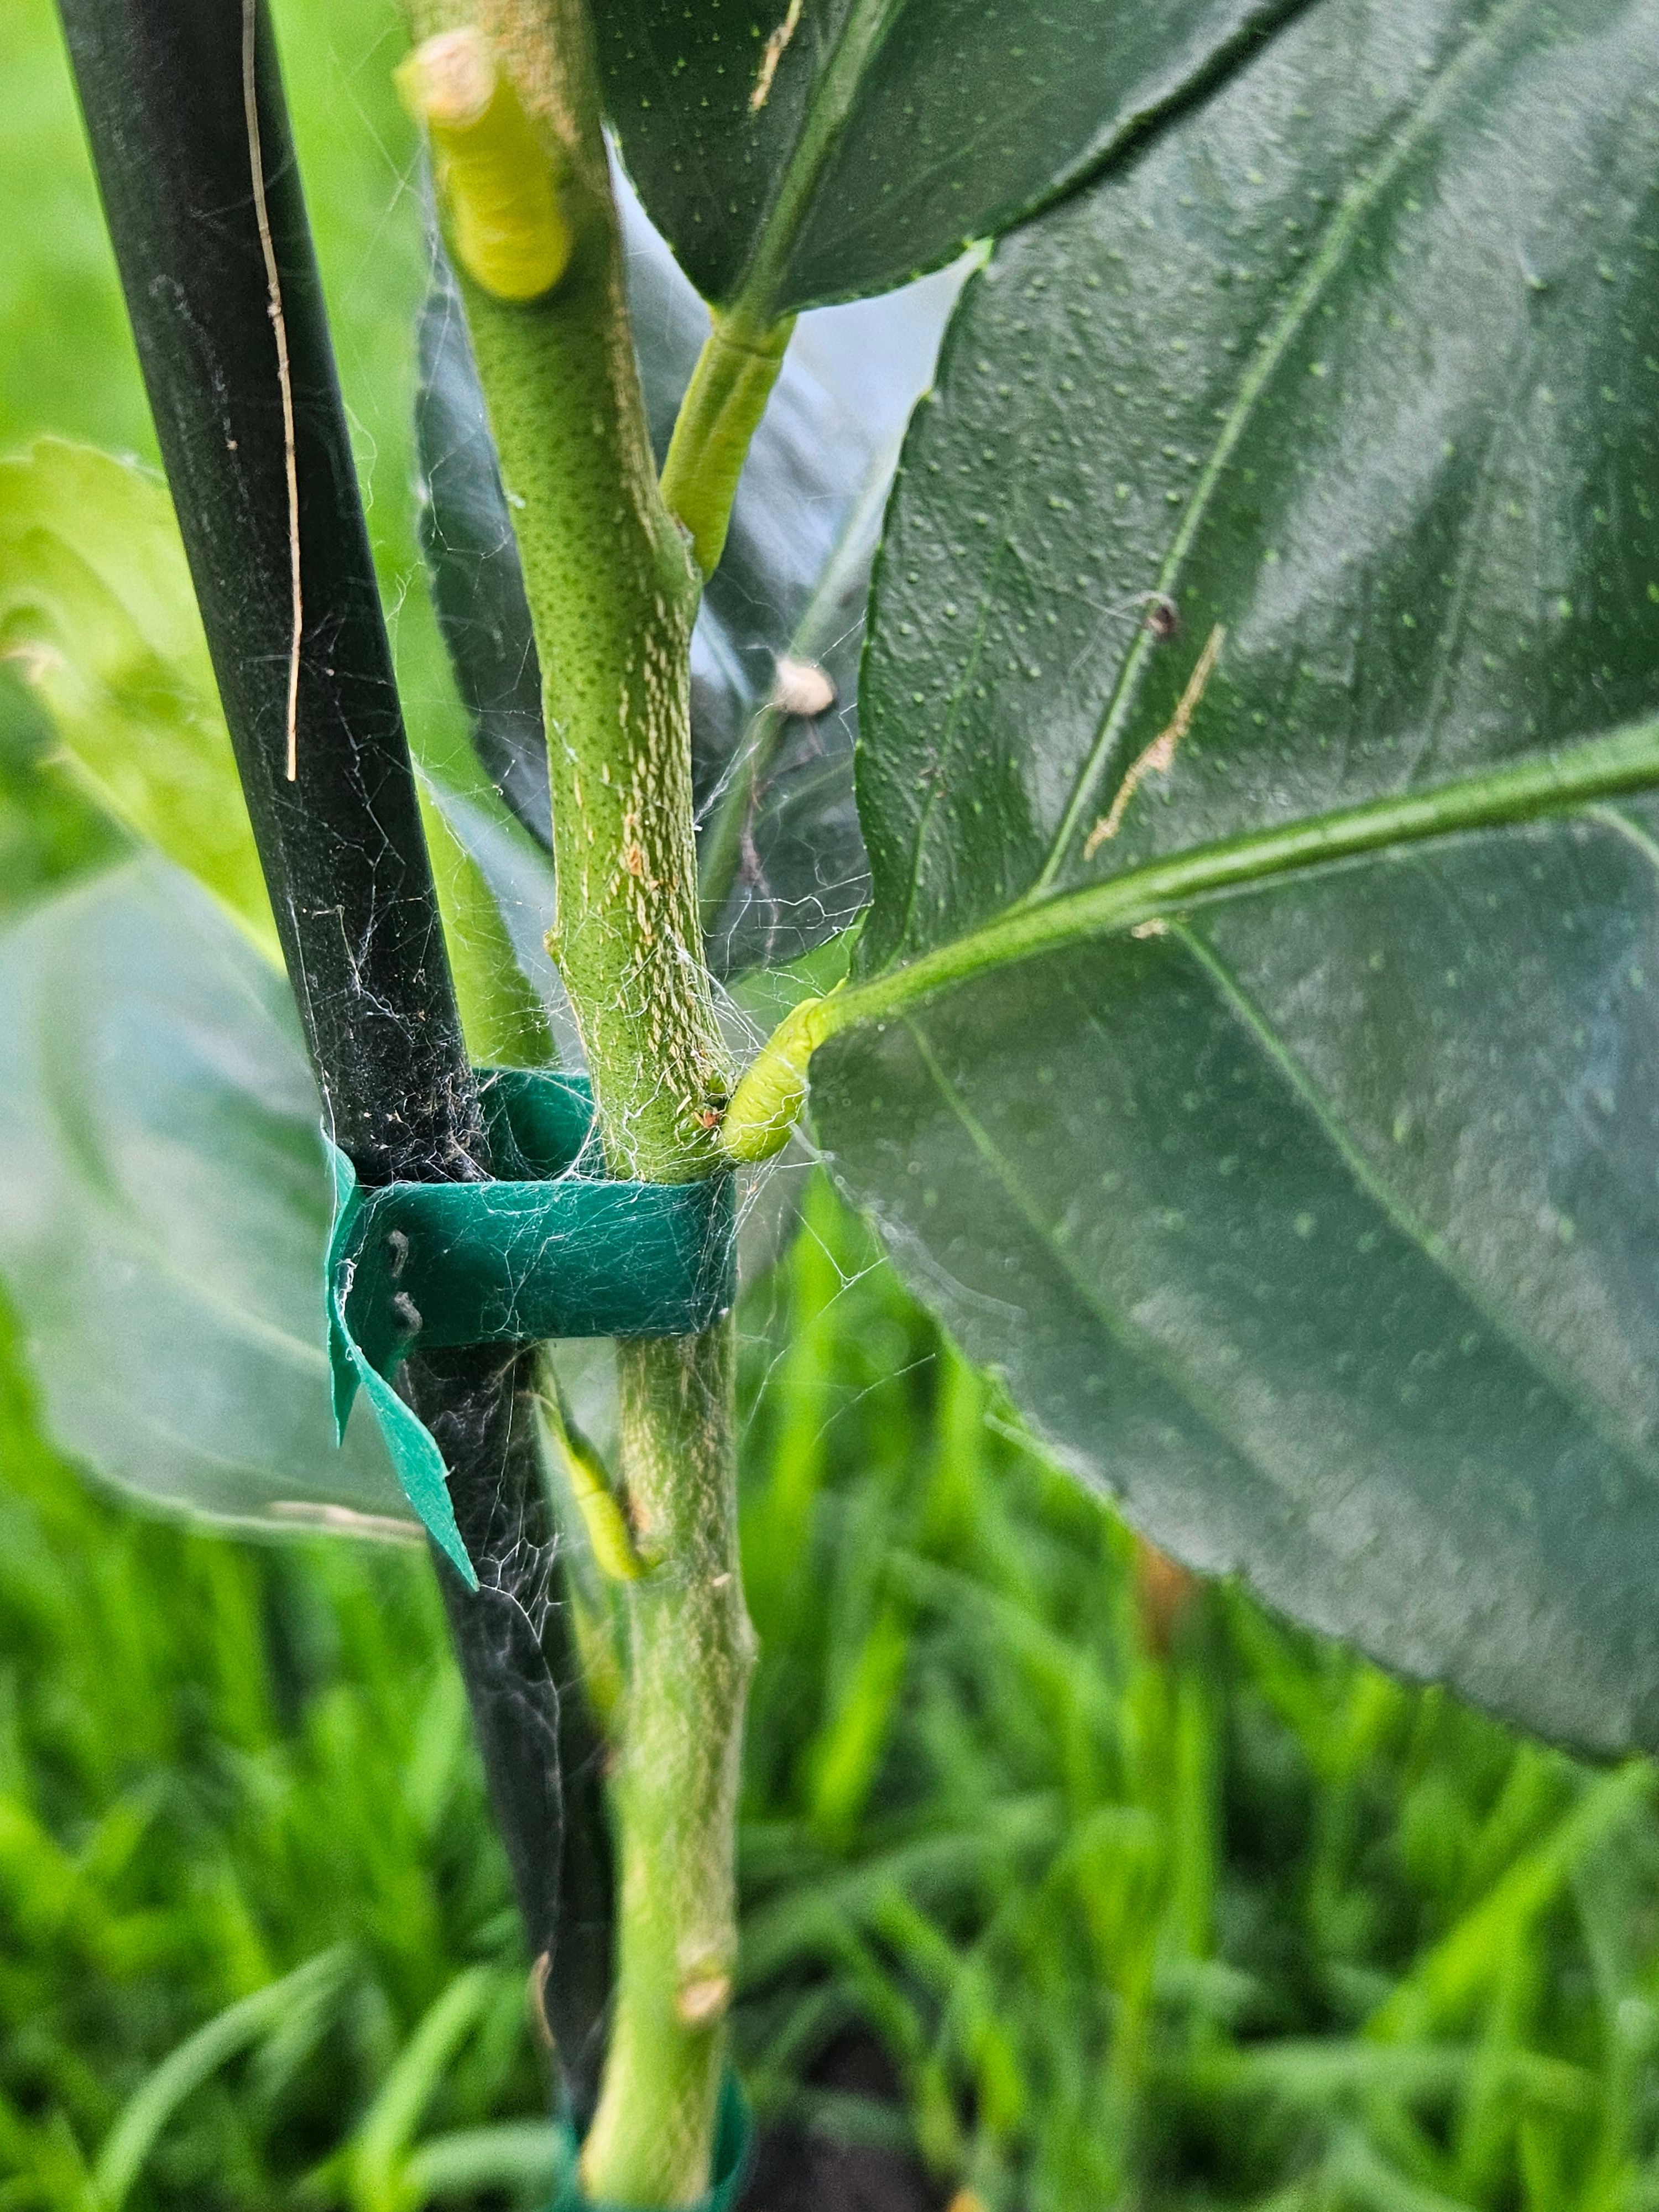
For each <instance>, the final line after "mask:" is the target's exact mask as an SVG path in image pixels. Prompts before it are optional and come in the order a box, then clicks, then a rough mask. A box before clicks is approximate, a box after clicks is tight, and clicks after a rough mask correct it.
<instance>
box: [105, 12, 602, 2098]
mask: <svg viewBox="0 0 1659 2212" xmlns="http://www.w3.org/2000/svg"><path fill="white" fill-rule="evenodd" d="M62 12H63V15H64V27H65V31H66V33H67V36H68V41H69V46H70V56H71V58H72V61H73V64H74V69H75V75H76V85H77V89H78V91H79V94H80V98H81V104H82V111H83V113H84V116H85V118H86V125H87V131H88V137H89V138H90V141H91V144H92V151H93V157H94V164H95V167H96V168H97V172H98V179H99V184H100V189H101V191H102V194H103V199H104V205H105V210H106V216H107V218H108V222H109V228H110V234H111V237H112V240H113V242H114V246H115V252H116V258H117V261H118V264H119V268H120V273H121V280H122V283H123V286H124V289H125V294H126V300H127V306H128V311H129V313H130V314H131V320H132V326H133V332H134V336H135V337H136V339H137V349H138V356H139V360H140V362H141V364H142V366H143V373H144V379H145V384H146V387H147V389H148V392H149V400H150V406H151V409H152V411H153V413H154V416H155V426H156V432H157V435H158V437H159V439H160V441H161V451H162V454H163V457H164V459H165V461H166V464H167V477H168V481H169V483H170V485H171V487H172V491H173V503H174V506H175V507H176V509H177V512H178V516H179V527H180V529H181V532H182V533H183V536H184V540H185V550H186V553H187V554H188V556H189V560H190V567H191V577H192V580H193V581H194V584H195V587H196V592H197V599H198V600H199V602H200V605H201V610H202V617H203V622H204V627H205V629H206V633H207V639H208V644H209V647H210V650H211V653H212V656H213V664H214V670H215V673H216V677H217V679H218V684H219V690H220V694H221V696H222V700H223V702H224V708H225V715H226V720H227V721H228V725H229V728H230V733H231V738H232V741H233V743H234V747H235V751H236V759H237V766H238V769H239V770H240V776H241V781H242V787H243V790H244V793H245V794H246V799H247V805H248V811H249V813H250V816H251V817H252V823H253V829H254V835H255V837H256V839H257V841H258V848H259V856H260V860H261V863H262V866H263V867H264V874H265V880H266V884H267V887H268V889H269V891H270V903H271V908H272V910H273V912H274V914H275V916H276V927H277V930H278V933H279V934H280V936H281V939H282V945H283V955H284V957H285V960H286V962H287V965H288V970H289V976H290V978H291V980H292V981H293V985H294V989H295V997H296V999H297V1000H298V1003H299V1008H300V1013H301V1020H302V1023H303V1024H304V1028H305V1033H306V1038H307V1044H308V1046H309V1048H310V1052H311V1057H312V1063H313V1068H314V1069H315V1072H316V1074H317V1079H318V1082H319V1087H320V1089H321V1091H322V1094H323V1098H324V1101H325V1109H326V1112H327V1115H328V1118H329V1121H330V1123H331V1127H332V1130H333V1133H334V1136H335V1139H336V1141H337V1143H338V1144H339V1145H340V1146H341V1147H342V1149H343V1150H344V1151H345V1152H347V1153H348V1154H349V1156H350V1158H351V1159H352V1162H353V1164H354V1165H355V1166H356V1170H357V1173H358V1176H359V1177H360V1179H361V1180H362V1182H365V1183H381V1182H390V1181H392V1180H395V1179H400V1178H406V1179H409V1180H411V1181H423V1182H453V1181H460V1180H471V1179H474V1178H478V1177H482V1176H487V1175H488V1174H489V1170H490V1162H489V1154H488V1148H487V1143H486V1138H485V1132H484V1126H483V1117H482V1115H481V1112H480V1109H479V1103H478V1097H477V1088H476V1085H475V1083H474V1080H473V1077H472V1073H471V1069H470V1067H469V1066H468V1064H467V1058H466V1053H465V1046H464V1042H463V1039H462V1036H461V1030H460V1023H459V1015H458V1013H457V1011H456V1006H455V999H454V993H453V987H452V983H451V979H450V972H449V966H448V961H447V955H446V952H445V949H444V944H443V938H442V933H441V925H440V922H439V918H438V907H437V902H436V897H435V892H434V889H433V883H432V876H431V871H430V866H429V863H428V857H427V852H426V847H425V843H424V841H423V839H422V832H421V825H420V815H419V811H418V806H417V803H416V790H415V782H414V775H413V770H412V768H411V765H410V757H409V750H408V745H407V743H406V740H405V738H404V726H403V720H402V714H401V712H400V709H399V706H398V695H397V690H396V686H395V684H394V681H393V677H392V662H391V654H390V650H389V647H388V645H387V641H386V629H385V623H384V619H383V617H382V614H381V611H380V599H379V595H378V592H377V590H376V586H375V580H374V568H373V563H372V561H371V557H370V552H369V546H368V533H367V531H366V529H365V526H364V522H363V516H362V504H361V501H360V500H359V497H358V492H357V485H356V474H355V471H354V468H353V464H352V458H351V448H350V443H349V438H348V435H347V432H346V427H345V420H344V414H343V408H342V404H341V401H340V395H339V391H338V386H337V381H336V377H335V372H334V364H333V356H332V351H331V346H330V343H329V337H328V329H327V323H326V319H325V312H324V306H323V300H322V294H321V289H320V286H319V280H318V275H317V270H316V264H315V261H314V258H313V252H312V247H311V240H310V233H309V229H308V227H307V219H306V212H305V206H304V202H303V198H302V196H301V187H300V180H299V174H298V170H297V168H296V166H295V158H294V151H293V146H292V143H291V139H290V137H289V127H288V118H287V114H286V110H285V107H284V104H283V95H282V88H281V83H280V80H279V77H278V72H277V65H276V50H275V46H274V43H273V40H272V38H271V33H270V25H269V22H268V21H267V19H266V16H265V13H264V7H263V5H262V4H261V0H63V9H62ZM532 1356H533V1355H532V1353H531V1352H529V1351H527V1350H517V1351H509V1352H507V1353H506V1354H503V1352H502V1351H501V1349H500V1348H499V1347H497V1348H495V1349H493V1350H490V1349H484V1350H479V1351H473V1352H452V1353H447V1354H445V1355H443V1356H442V1357H441V1358H425V1359H422V1358H412V1359H411V1360H410V1363H409V1386H410V1394H411V1395H412V1397H413V1399H414V1401H415V1402H416V1406H417V1408H418V1410H419V1411H420V1413H421V1414H422V1418H423V1419H425V1420H426V1421H427V1423H428V1426H430V1427H431V1428H432V1429H433V1431H435V1434H436V1435H437V1436H438V1437H439V1438H440V1441H441V1445H442V1447H443V1449H444V1451H445V1457H446V1462H447V1467H448V1468H449V1471H450V1477H451V1487H452V1492H453V1497H454V1502H455V1504H456V1509H457V1514H458V1518H459V1522H460V1525H461V1528H462V1533H463V1535H464V1537H465V1540H466V1541H467V1542H468V1544H469V1547H471V1550H472V1557H473V1559H474V1561H475V1564H476V1565H477V1566H478V1567H479V1569H480V1570H481V1578H482V1580H483V1585H484V1586H483V1588H481V1589H479V1590H478V1591H477V1593H476V1594H475V1593H471V1592H469V1591H467V1590H466V1589H464V1588H463V1587H462V1585H461V1583H460V1582H459V1577H456V1576H455V1575H454V1573H453V1570H451V1569H449V1568H448V1567H447V1565H446V1564H445V1563H443V1562H442V1561H440V1562H439V1572H440V1576H441V1580H442V1583H443V1588H444V1595H445V1601H446V1604H447V1607H448V1610H449V1614H450V1619H451V1622H452V1625H453V1629H454V1633H455V1642H456V1647H457V1650H458V1652H459V1656H460V1658H461V1662H462V1665H463V1668H464V1670H465V1676H466V1680H467V1687H468V1692H469V1695H470V1697H471V1704H472V1709H473V1712H474V1716H475V1719H476V1721H477V1726H478V1730H479V1735H480V1738H481V1741H482V1742H483V1747H484V1752H485V1758H486V1762H487V1765H488V1768H489V1777H490V1781H491V1786H492V1793H493V1796H494V1799H495V1807H496V1810H497V1813H498V1815H499V1817H500V1819H501V1823H502V1826H503V1828H504V1830H505V1832H506V1834H507V1848H508V1854H509V1857H510V1858H511V1860H512V1863H513V1871H514V1875H515V1877H516V1881H517V1887H518V1891H519V1896H520V1903H521V1905H522V1906H523V1910H524V1913H525V1917H526V1924H527V1929H528V1934H529V1937H530V1942H531V1943H532V1948H533V1949H534V1950H535V1951H537V1952H544V1951H546V1950H548V1949H550V1947H551V1945H552V1942H553V1937H554V1933H555V1928H556V1921H557V1917H558V1897H559V1883H560V1863H561V1855H560V1842H561V1830H562V1804H561V1798H560V1772H559V1761H558V1757H557V1747H558V1743H559V1735H560V1729H561V1710H560V1701H559V1697H558V1691H557V1687H556V1681H555V1674H554V1671H553V1668H558V1669H559V1670H560V1672H561V1673H562V1675H563V1676H564V1678H565V1679H569V1677H570V1676H571V1675H572V1674H574V1668H572V1667H571V1666H570V1665H569V1662H568V1658H567V1657H566V1656H565V1655H564V1654H563V1652H562V1650H561V1651H559V1652H557V1653H556V1656H555V1658H554V1661H553V1666H552V1667H551V1668H550V1663H549V1660H548V1658H547V1656H545V1655H544V1651H543V1650H542V1642H541V1639H542V1636H543V1634H544V1633H545V1632H548V1631H546V1630H544V1626H543V1617H544V1616H545V1618H546V1620H547V1621H548V1623H550V1632H551V1633H552V1634H553V1635H554V1636H557V1635H558V1634H559V1633H560V1631H561V1627H562V1618H563V1616H562V1611H561V1609H559V1608H557V1607H553V1608H549V1607H548V1606H547V1604H546V1598H547V1591H546V1589H545V1577H546V1573H547V1568H548V1562H549V1559H550V1536H551V1531H550V1527H549V1524H548V1519H547V1507H546V1503H545V1498H544V1494H543V1490H542V1482H541V1473H540V1468H539V1465H538V1460H537V1456H536V1451H535V1443H534V1432H533V1407H532V1395H531V1393H532V1375H531V1372H530V1362H531V1359H532ZM538 1577H540V1585H539V1586H538ZM567 1702H568V1705H571V1706H572V1707H573V1708H575V1707H576V1706H577V1702H578V1701H576V1700H574V1699H573V1700H568V1701H567ZM563 1725H564V1729H565V1733H566V1734H567V1735H569V1734H570V1732H571V1730H572V1729H573V1727H574V1726H575V1725H576V1717H575V1712H574V1711H571V1712H568V1713H567V1714H566V1715H565V1717H564V1723H563ZM587 1765H589V1766H590V1767H591V1765H592V1761H591V1760H589V1761H588V1762H587ZM588 1917H591V1915H589V1916H588ZM602 1940H603V1931H601V1941H602ZM602 1955H603V1953H602V1952H601V1956H602ZM581 1982H582V1976H581V1975H580V1974H578V1976H577V1977H576V1984H575V1985H580V1984H581ZM573 1986H574V1985H573ZM570 2055H571V2057H573V2058H574V2057H576V2056H577V2055H578V2054H577V2053H575V2052H572V2053H571V2054H570Z"/></svg>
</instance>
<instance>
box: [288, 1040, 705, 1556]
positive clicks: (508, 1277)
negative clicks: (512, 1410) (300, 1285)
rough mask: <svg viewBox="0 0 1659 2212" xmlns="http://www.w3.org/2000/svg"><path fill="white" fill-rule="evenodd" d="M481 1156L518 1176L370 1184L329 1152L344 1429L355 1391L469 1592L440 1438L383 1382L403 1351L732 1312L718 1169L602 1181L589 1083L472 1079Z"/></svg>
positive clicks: (615, 1330)
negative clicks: (677, 1178) (486, 1136)
mask: <svg viewBox="0 0 1659 2212" xmlns="http://www.w3.org/2000/svg"><path fill="white" fill-rule="evenodd" d="M479 1091H480V1096H481V1098H482V1101H483V1109H484V1115H485V1120H486V1121H487V1122H488V1124H489V1129H490V1135H491V1141H492V1144H493V1146H494V1149H495V1156H496V1158H500V1159H508V1160H510V1159H514V1158H516V1159H517V1160H518V1161H520V1163H522V1165H523V1167H524V1170H525V1172H524V1174H523V1176H520V1177H516V1178H513V1179H510V1180H509V1179H506V1178H502V1179H498V1180H495V1181H492V1182H393V1183H386V1184H381V1185H380V1186H378V1187H376V1188H373V1189H366V1188H364V1187H363V1186H362V1184H361V1183H360V1182H358V1181H357V1177H356V1173H355V1171H354V1170H353V1168H352V1165H351V1163H350V1161H349V1159H348V1158H346V1156H345V1154H344V1153H343V1152H341V1151H340V1150H339V1148H338V1147H337V1146H335V1145H333V1144H329V1146H328V1154H329V1167H330V1170H331V1174H332V1176H333V1185H334V1220H333V1226H332V1229H331V1232H330V1236H329V1242H328V1261H327V1267H328V1320H329V1364H330V1368H331V1375H332V1380H333V1396H334V1421H335V1429H336V1432H337V1435H340V1436H343V1435H344V1434H345V1424H346V1417H347V1415H348V1414H349V1413H350V1411H351V1406H352V1401H353V1400H354V1399H355V1398H356V1394H357V1391H358V1389H359V1388H361V1389H362V1390H363V1391H364V1392H365V1393H366V1395H367V1396H368V1401H369V1403H370V1405H371V1407H373V1408H374V1417H375V1419H376V1420H377V1421H378V1422H379V1424H380V1433H381V1435H382V1436H383V1437H385V1439H386V1449H387V1450H388V1452H389V1453H390V1454H391V1456H392V1466H393V1467H394V1468H396V1470H397V1474H398V1480H399V1482H401V1483H402V1485H403V1487H404V1495H405V1496H406V1497H407V1498H408V1499H409V1502H410V1504H411V1505H412V1506H413V1507H414V1509H415V1510H416V1513H418V1514H419V1516H420V1517H421V1519H422V1522H424V1523H425V1525H426V1527H427V1528H428V1531H429V1532H430V1534H431V1535H432V1537H433V1540H434V1541H435V1542H436V1543H437V1544H438V1546H439V1547H441V1550H442V1551H443V1552H444V1553H446V1555H447V1557H448V1558H449V1559H450V1560H451V1561H452V1562H453V1565H454V1566H455V1567H456V1569H457V1571H459V1573H460V1574H461V1575H462V1576H463V1577H465V1581H466V1583H467V1584H468V1586H469V1587H470V1588H471V1589H477V1586H478V1585H477V1576H476V1574H475V1573H474V1572H473V1569H472V1563H471V1560H470V1559H468V1558H467V1555H466V1547H465V1545H464V1544H463V1542H462V1541H461V1534H460V1531H459V1528H457V1526H456V1524H455V1514H454V1510H453V1507H452V1505H451V1504H450V1499H449V1487H448V1482H447V1477H446V1475H445V1472H444V1463H443V1458H442V1455H441V1453H440V1452H439V1449H438V1447H437V1445H436V1444H435V1443H434V1442H433V1440H432V1437H431V1436H430V1435H429V1434H428V1431H427V1430H426V1429H425V1428H424V1427H423V1426H422V1424H421V1422H420V1420H419V1419H417V1418H416V1415H415V1413H413V1412H412V1411H411V1409H410V1407H408V1406H406V1405H405V1404H404V1401H403V1400H402V1399H401V1398H400V1397H399V1396H398V1394H397V1392H396V1391H395V1390H394V1389H392V1376H394V1375H395V1374H396V1373H397V1370H398V1367H399V1366H400V1365H401V1364H402V1363H403V1361H404V1359H405V1358H407V1357H408V1356H409V1354H410V1352H413V1351H415V1350H416V1349H417V1348H418V1349H421V1350H428V1349H430V1350H441V1349H443V1348H445V1347H447V1346H457V1345H474V1344H536V1343H539V1342H541V1341H543V1340H544V1339H546V1338H549V1337H556V1336H690V1335H695V1334H696V1333H697V1332H698V1331H700V1330H702V1329H705V1328H708V1327H710V1326H711V1324H712V1323H713V1322H714V1321H715V1320H716V1319H717V1318H718V1317H719V1316H720V1314H721V1313H722V1312H723V1311H724V1310H726V1307H727V1306H728V1305H730V1304H731V1302H732V1294H733V1289H734V1283H735V1247H736V1209H735V1206H734V1203H733V1198H732V1178H731V1176H729V1175H717V1176H709V1177H708V1178H706V1179H705V1180H703V1181H701V1182H685V1183H655V1182H623V1181H621V1180H619V1179H617V1178H615V1177H612V1176H607V1175H606V1174H605V1171H604V1166H603V1163H602V1161H601V1160H600V1158H599V1150H598V1146H597V1143H596V1141H595V1139H594V1133H593V1097H592V1091H591V1090H590V1088H589V1086H588V1084H587V1081H586V1078H585V1077H582V1076H578V1075H567V1074H564V1073H557V1072H554V1071H542V1070H538V1071H535V1072H531V1071H528V1070H524V1069H519V1068H495V1069H489V1068H485V1069H481V1070H480V1071H479Z"/></svg>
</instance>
